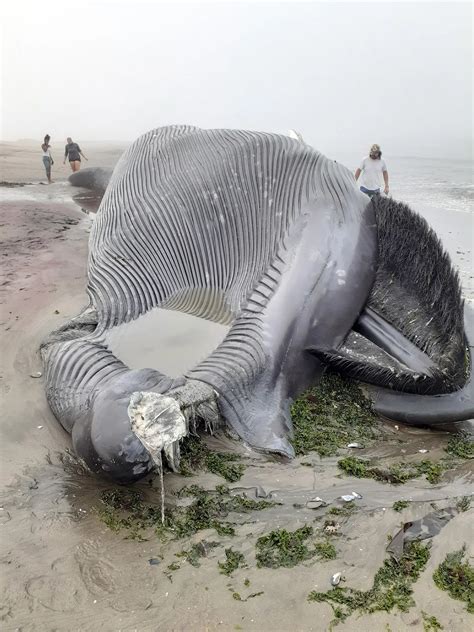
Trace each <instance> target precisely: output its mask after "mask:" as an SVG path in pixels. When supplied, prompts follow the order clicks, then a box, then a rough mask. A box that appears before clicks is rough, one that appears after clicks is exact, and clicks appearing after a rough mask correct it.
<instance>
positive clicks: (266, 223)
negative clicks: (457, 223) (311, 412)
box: [42, 126, 474, 482]
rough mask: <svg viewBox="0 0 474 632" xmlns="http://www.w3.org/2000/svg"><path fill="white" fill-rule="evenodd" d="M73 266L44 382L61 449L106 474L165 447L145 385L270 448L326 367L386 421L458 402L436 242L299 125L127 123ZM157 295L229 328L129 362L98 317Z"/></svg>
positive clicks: (144, 466) (459, 339) (461, 401)
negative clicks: (76, 307) (157, 356)
mask: <svg viewBox="0 0 474 632" xmlns="http://www.w3.org/2000/svg"><path fill="white" fill-rule="evenodd" d="M89 173H91V179H92V182H91V185H92V186H94V184H95V185H96V186H97V184H96V183H97V182H99V183H100V185H101V186H102V188H103V187H104V186H105V184H104V173H103V172H102V173H101V174H100V177H98V178H97V177H94V176H93V172H90V171H89ZM75 175H77V174H75ZM80 175H81V182H80V183H79V184H80V185H81V186H84V185H87V179H88V178H87V173H86V172H85V171H84V172H82V174H80ZM73 178H74V176H73ZM73 178H72V179H73ZM88 271H89V281H88V288H87V289H88V294H89V298H90V304H89V306H88V308H87V309H86V310H85V311H84V312H83V313H82V314H80V315H79V316H78V317H77V318H75V319H73V320H72V321H71V322H69V323H67V324H66V325H65V326H64V327H62V328H61V329H60V330H58V331H56V332H54V333H53V334H51V336H50V337H49V338H48V339H47V340H46V341H45V343H44V344H43V346H42V355H43V360H44V365H45V370H46V394H47V398H48V402H49V404H50V406H51V409H52V410H53V412H54V414H55V415H56V417H57V419H58V420H59V421H60V422H61V424H62V425H63V426H64V428H65V429H66V430H68V432H70V433H71V434H72V440H73V445H74V448H75V450H76V451H77V453H78V454H79V455H80V456H81V457H83V458H84V460H85V461H86V462H87V463H88V465H89V466H90V467H91V468H92V469H93V470H94V471H97V472H105V473H108V474H109V475H111V476H112V477H114V478H116V479H117V480H119V481H123V482H125V481H129V480H134V479H136V478H139V477H140V476H143V475H144V474H145V473H146V472H147V471H149V469H150V468H151V467H152V465H153V459H152V454H153V451H154V450H155V451H156V450H158V451H160V450H161V449H162V448H166V450H167V452H168V457H169V459H170V461H171V462H172V463H173V462H174V461H175V459H176V457H177V451H178V446H179V437H180V436H182V434H183V433H184V432H185V431H186V425H181V428H182V431H180V432H176V431H175V430H174V428H175V425H174V423H171V424H170V423H168V422H169V417H167V415H169V414H171V415H174V416H175V420H176V421H178V418H179V414H180V413H179V410H178V411H177V410H176V407H175V408H174V409H173V410H172V411H171V408H173V407H171V408H170V407H169V406H167V405H164V406H160V405H159V401H160V400H159V397H157V395H158V394H166V397H167V398H171V399H174V400H175V401H176V402H178V405H179V408H180V409H181V410H182V411H184V413H185V416H186V415H188V416H189V415H190V414H191V413H190V411H191V412H192V414H193V415H194V416H196V415H197V416H199V417H200V418H202V419H204V420H205V421H208V422H209V423H212V422H213V421H214V420H215V419H216V418H217V417H218V416H219V415H220V416H221V417H222V418H223V419H224V420H225V422H226V423H227V424H228V425H229V426H230V427H231V428H233V430H234V431H235V432H236V433H237V434H238V435H239V436H240V437H241V438H242V439H244V440H245V441H247V442H248V443H249V444H250V445H252V446H254V447H256V448H260V449H263V450H268V451H275V452H279V453H282V454H286V455H288V456H292V454H293V450H292V446H291V441H290V440H291V433H292V424H291V419H290V414H289V406H290V403H291V401H292V399H293V398H294V397H295V396H297V395H298V394H299V393H300V392H301V391H303V390H304V389H305V388H307V387H308V386H309V385H311V384H314V383H315V382H316V381H317V380H318V379H319V378H320V376H321V375H322V373H323V372H324V370H325V369H326V367H328V366H332V367H334V368H336V369H338V370H340V371H342V372H344V373H345V374H347V375H350V376H352V377H355V378H356V379H358V380H360V381H363V382H366V383H368V384H372V385H375V391H374V397H375V399H376V406H377V409H378V410H380V411H381V412H383V414H385V415H387V416H389V417H392V418H394V419H403V420H405V421H408V422H412V423H422V424H424V425H436V424H438V423H441V422H443V423H445V422H454V421H457V420H463V419H468V418H470V417H472V416H473V414H474V411H473V396H472V380H471V378H470V377H469V376H470V371H469V368H470V354H469V347H468V345H467V341H466V336H465V333H464V326H463V302H462V299H461V290H460V284H459V280H458V277H457V274H456V273H455V272H454V271H453V269H452V266H451V263H450V261H449V258H448V256H447V255H446V254H445V252H444V251H443V249H442V247H441V245H440V242H439V240H438V239H437V237H436V236H435V234H434V233H433V231H432V230H431V229H430V228H429V227H428V225H427V224H426V222H425V221H424V220H423V219H422V218H421V217H419V216H418V215H416V214H415V213H413V212H412V211H411V210H410V209H409V208H408V207H406V206H404V205H401V204H397V203H396V202H394V201H392V200H391V199H382V198H375V199H373V200H372V201H369V200H368V198H367V197H366V196H365V195H363V194H362V193H360V192H359V190H358V189H357V187H356V184H355V181H354V178H353V176H352V174H351V173H350V172H349V170H348V169H346V168H345V167H343V166H342V165H340V164H337V163H336V162H335V161H333V160H329V159H328V158H326V157H325V156H323V155H322V154H320V153H318V152H317V151H315V150H314V149H313V148H311V147H310V146H308V145H306V144H305V143H303V142H301V141H300V140H297V139H293V138H289V137H286V136H282V135H276V134H269V133H256V132H248V131H241V130H202V129H198V128H195V127H188V126H173V127H164V128H159V129H155V130H152V131H150V132H148V133H147V134H145V135H143V136H141V137H140V138H139V139H138V140H137V141H135V142H134V143H133V144H132V145H131V147H130V148H129V149H128V150H127V151H126V152H125V153H124V154H123V156H122V157H121V159H120V160H119V162H118V164H117V166H116V167H115V169H114V171H113V174H112V176H111V179H110V182H109V184H108V186H107V188H106V191H105V194H104V197H103V199H102V203H101V206H100V208H99V212H98V214H97V218H96V220H95V223H94V225H93V229H92V233H91V238H90V256H89V266H88ZM157 307H159V308H163V309H171V310H180V311H183V312H187V313H190V314H194V315H197V316H199V317H201V318H205V319H211V320H215V321H219V322H225V323H229V324H230V329H229V332H228V334H227V335H226V337H225V339H224V340H223V342H222V343H221V344H220V345H219V346H218V347H217V348H216V349H215V351H213V352H212V353H211V354H210V355H209V357H207V358H206V359H205V360H204V361H203V362H201V363H199V364H198V365H197V366H196V367H194V368H193V369H192V370H190V371H189V372H188V373H187V374H186V375H184V376H182V377H180V378H177V379H176V378H175V379H172V378H169V377H167V376H166V375H163V374H162V373H161V372H160V371H159V368H160V367H159V366H157V367H150V368H144V369H141V370H130V369H129V368H128V367H127V366H125V365H124V364H123V363H122V362H121V361H120V360H119V359H118V358H116V357H115V356H114V355H113V354H112V352H111V351H110V349H108V348H107V345H106V333H107V331H108V330H110V329H111V328H113V327H114V326H116V325H120V324H122V323H124V322H128V321H131V320H133V319H136V318H138V317H139V316H140V315H142V314H144V313H146V312H148V311H149V310H151V309H153V308H157ZM156 411H158V412H156ZM170 411H171V412H170ZM176 415H177V417H176ZM132 425H133V429H132ZM178 425H179V424H178ZM176 427H177V426H176ZM157 429H158V430H159V431H157ZM160 432H161V433H163V434H164V435H166V436H161V434H160ZM137 434H138V435H140V436H141V439H140V440H139V439H138V437H137ZM147 442H148V443H147ZM145 445H146V447H145ZM154 456H155V457H156V454H155V455H154Z"/></svg>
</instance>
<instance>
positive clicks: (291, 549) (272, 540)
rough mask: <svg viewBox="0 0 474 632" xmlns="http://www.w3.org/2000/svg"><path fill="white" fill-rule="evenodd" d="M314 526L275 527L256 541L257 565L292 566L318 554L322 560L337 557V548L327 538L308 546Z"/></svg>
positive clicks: (267, 566)
mask: <svg viewBox="0 0 474 632" xmlns="http://www.w3.org/2000/svg"><path fill="white" fill-rule="evenodd" d="M312 535H313V528H312V527H310V526H308V525H305V526H304V527H300V528H299V529H296V530H295V531H287V530H286V529H275V530H274V531H271V532H270V533H267V534H266V535H263V536H261V537H260V538H258V540H257V543H256V545H255V546H256V549H257V553H256V558H257V566H259V567H265V568H280V567H282V566H284V567H286V568H291V567H293V566H296V565H297V564H301V562H305V561H306V560H310V559H311V558H313V557H316V556H318V557H319V558H320V559H322V560H332V559H334V558H335V557H336V549H335V548H334V545H333V544H331V542H328V541H327V540H325V541H323V542H316V543H315V544H314V546H311V547H310V546H308V542H307V541H308V539H309V538H310V537H311V536H312Z"/></svg>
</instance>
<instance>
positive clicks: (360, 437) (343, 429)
mask: <svg viewBox="0 0 474 632" xmlns="http://www.w3.org/2000/svg"><path fill="white" fill-rule="evenodd" d="M291 418H292V420H293V428H294V439H293V446H294V448H295V452H296V454H297V455H302V454H307V453H308V452H317V453H318V454H319V455H320V456H333V455H334V454H337V452H338V450H339V449H340V448H345V447H346V446H347V444H348V443H350V442H354V441H358V442H361V441H363V442H364V443H368V442H371V441H372V440H374V439H376V438H377V437H379V436H380V428H379V426H378V425H377V417H376V415H375V413H374V412H373V410H372V404H371V402H370V400H369V399H367V397H365V395H364V394H363V392H362V390H361V389H360V388H359V386H357V385H356V384H355V382H352V381H351V380H348V379H347V378H342V377H340V376H339V375H336V374H332V373H328V374H326V375H325V376H324V377H323V378H322V380H321V382H320V383H319V385H318V386H315V387H313V388H310V389H308V390H307V391H306V392H305V393H304V394H303V395H301V397H299V398H298V399H297V400H296V401H295V403H294V404H293V406H292V407H291Z"/></svg>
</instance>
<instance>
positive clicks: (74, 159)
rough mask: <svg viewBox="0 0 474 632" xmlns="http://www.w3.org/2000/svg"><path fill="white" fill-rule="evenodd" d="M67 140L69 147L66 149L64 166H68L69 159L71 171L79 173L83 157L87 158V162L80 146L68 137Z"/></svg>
mask: <svg viewBox="0 0 474 632" xmlns="http://www.w3.org/2000/svg"><path fill="white" fill-rule="evenodd" d="M66 140H67V145H66V147H65V149H64V161H63V164H64V165H65V164H66V158H67V159H68V160H69V164H70V165H71V170H72V171H79V169H80V168H81V156H82V157H83V158H85V159H86V160H87V158H86V156H84V154H83V153H82V150H81V148H80V147H79V145H78V144H77V143H74V142H73V140H72V138H70V137H69V136H68V137H67V139H66Z"/></svg>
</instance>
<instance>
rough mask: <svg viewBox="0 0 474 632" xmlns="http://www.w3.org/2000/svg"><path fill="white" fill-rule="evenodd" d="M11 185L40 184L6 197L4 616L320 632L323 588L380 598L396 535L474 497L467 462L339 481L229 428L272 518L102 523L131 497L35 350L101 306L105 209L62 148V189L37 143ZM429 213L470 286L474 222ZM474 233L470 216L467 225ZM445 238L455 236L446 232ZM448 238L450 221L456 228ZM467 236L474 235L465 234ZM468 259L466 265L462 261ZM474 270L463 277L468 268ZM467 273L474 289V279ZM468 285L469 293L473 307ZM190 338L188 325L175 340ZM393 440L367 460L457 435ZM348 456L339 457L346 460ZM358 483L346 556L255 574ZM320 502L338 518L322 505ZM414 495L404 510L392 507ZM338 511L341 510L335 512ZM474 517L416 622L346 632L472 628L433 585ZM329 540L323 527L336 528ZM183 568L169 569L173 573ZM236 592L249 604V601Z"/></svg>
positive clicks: (343, 548) (91, 626) (85, 625)
mask: <svg viewBox="0 0 474 632" xmlns="http://www.w3.org/2000/svg"><path fill="white" fill-rule="evenodd" d="M122 149H123V146H120V145H119V144H116V145H113V146H112V145H110V144H109V145H107V144H105V143H104V144H99V143H97V144H96V145H95V146H92V145H90V146H89V147H88V146H87V145H86V144H84V151H85V153H86V155H88V156H89V158H90V162H89V165H91V166H113V164H115V162H116V160H117V158H118V156H119V155H120V153H121V151H122ZM1 150H2V158H1V161H2V162H1V174H2V175H1V178H0V179H1V180H2V181H3V182H4V183H5V182H14V183H33V184H31V185H30V184H28V185H25V186H15V187H13V186H5V184H4V185H3V186H2V187H1V188H0V195H1V198H0V199H1V202H2V211H1V222H0V224H1V230H2V242H3V243H2V256H1V261H2V266H1V276H2V278H1V281H0V306H1V315H0V316H1V318H0V336H1V338H0V348H1V350H2V361H1V375H0V392H1V396H2V407H1V409H2V413H3V414H2V420H1V427H0V432H1V442H0V446H1V448H0V449H1V453H0V459H1V480H0V484H1V502H0V507H1V509H0V528H1V531H0V534H1V537H0V549H1V551H0V563H1V594H0V621H1V626H2V629H3V630H11V631H13V630H21V631H22V632H33V631H38V630H42V631H48V632H49V631H51V632H52V631H53V630H58V631H65V630H71V631H72V630H81V631H83V632H85V631H91V632H92V631H96V630H103V631H107V632H108V631H111V632H112V631H119V630H120V631H123V632H125V631H127V632H131V631H132V630H137V631H139V632H142V631H156V630H163V631H164V630H166V631H183V632H184V631H186V632H188V631H196V632H201V631H212V630H224V631H233V630H248V631H255V632H257V631H266V630H274V631H282V632H286V631H290V630H300V631H305V632H306V631H312V630H314V631H319V630H327V629H329V627H330V624H331V621H332V620H333V618H334V615H333V611H332V609H331V607H330V606H329V605H328V604H327V603H314V602H309V601H308V594H309V593H310V591H314V590H319V591H326V590H329V589H330V588H331V584H330V578H331V576H332V575H333V574H334V573H337V572H341V573H343V576H344V586H350V587H352V588H357V589H359V590H368V589H369V588H370V587H371V586H372V583H373V578H374V575H375V573H376V572H377V570H378V569H379V568H380V567H381V565H382V564H383V561H384V559H386V557H387V553H386V551H385V547H386V544H387V537H388V536H393V535H394V534H395V533H396V532H397V530H398V528H399V527H400V524H401V523H403V522H407V521H410V520H415V519H418V518H421V517H423V516H425V515H426V514H428V513H430V512H432V511H433V510H434V507H437V508H440V509H441V508H444V507H453V506H455V505H456V503H457V502H458V500H459V499H460V498H462V497H463V496H467V495H470V494H471V493H472V483H473V478H474V476H473V471H472V460H471V461H469V460H461V461H456V463H453V464H452V467H450V468H448V469H447V470H446V471H445V472H444V473H443V474H442V476H441V478H440V480H439V482H437V483H435V484H432V483H430V482H429V481H427V480H426V479H425V478H424V477H421V478H418V479H413V480H410V481H408V482H407V483H406V484H404V485H390V484H387V483H382V482H379V481H376V480H371V479H357V478H353V477H350V476H343V475H342V474H341V470H340V468H339V467H338V465H337V461H338V458H340V457H328V458H320V457H319V456H318V455H317V454H310V455H307V456H302V457H298V458H297V459H295V460H294V461H293V462H291V463H285V462H281V461H279V460H276V459H272V458H267V457H264V456H262V455H259V454H257V453H255V452H253V451H251V450H249V449H248V448H247V447H245V446H244V445H243V444H241V443H238V442H235V441H231V440H230V439H229V438H228V437H226V436H224V435H217V436H215V437H210V438H209V439H208V440H207V444H208V445H209V446H210V447H211V448H215V449H218V450H221V451H230V452H233V453H235V454H237V455H239V458H240V460H241V463H242V464H244V465H245V471H244V473H243V476H242V478H241V479H240V480H239V481H238V482H234V483H229V486H230V488H231V489H234V490H235V491H234V493H235V494H242V491H244V492H245V493H246V494H247V497H249V498H254V499H255V497H256V490H257V492H258V490H263V491H261V492H260V493H263V494H264V495H265V497H266V498H268V499H269V500H271V501H273V502H275V503H279V504H275V505H273V506H271V507H269V508H268V509H267V510H265V511H255V510H251V511H250V512H249V513H245V512H235V513H234V514H232V516H231V517H230V518H229V520H231V521H232V522H233V523H234V527H235V536H233V537H231V536H230V535H217V534H216V532H215V530H214V529H206V530H202V531H199V532H198V533H196V534H194V535H192V536H189V537H187V538H184V539H181V540H169V541H167V542H163V541H162V540H161V539H160V538H159V537H158V536H157V535H156V533H154V532H153V531H152V530H145V531H144V532H143V534H142V537H141V538H138V539H131V538H130V537H128V536H130V534H129V533H128V532H127V530H126V529H125V530H118V531H114V530H113V529H111V528H110V525H109V526H107V524H106V523H105V522H104V520H103V519H102V518H103V516H102V514H101V510H102V509H103V503H102V502H101V498H103V496H102V494H103V493H104V492H106V491H110V490H115V489H117V486H116V485H114V484H113V483H110V482H108V481H106V480H103V479H99V478H97V477H95V476H93V475H91V474H90V473H88V472H87V471H85V470H84V468H83V467H82V466H81V464H80V463H78V462H77V460H76V459H75V458H74V457H73V456H72V455H71V453H70V451H69V450H70V438H69V436H68V435H67V434H66V432H64V431H63V430H62V428H61V427H60V426H59V424H58V423H57V421H56V420H55V418H54V417H53V415H52V413H51V412H50V410H49V408H48V405H47V403H46V399H45V395H44V383H43V379H42V377H32V376H34V375H35V374H36V373H37V372H41V371H42V366H41V362H40V357H39V352H38V348H39V345H40V343H41V341H42V340H43V339H44V338H45V336H46V335H47V334H48V333H49V332H50V331H51V330H53V329H54V328H56V327H58V326H60V325H61V324H63V323H65V322H67V321H68V320H69V319H70V318H71V317H73V316H75V315H76V314H77V313H78V312H79V311H80V310H81V308H83V307H84V306H85V305H86V304H87V296H86V270H87V250H88V234H89V231H90V227H91V224H92V222H93V221H94V219H93V216H92V215H90V214H87V213H85V212H83V211H81V205H80V204H77V203H75V202H74V201H73V200H72V196H73V194H75V193H76V192H75V191H73V190H72V188H71V187H70V186H69V185H68V183H67V182H66V178H67V175H68V171H67V170H66V167H63V166H62V156H61V154H62V150H60V148H59V147H58V150H57V151H56V148H55V146H54V143H53V156H54V157H55V161H56V165H55V170H54V171H53V180H55V182H54V184H52V185H50V186H47V185H43V184H40V182H42V181H43V180H44V173H43V169H42V163H41V160H40V158H39V157H38V155H39V148H38V147H36V146H35V145H34V144H33V143H31V142H26V141H25V142H24V143H2V146H1ZM426 213H427V214H428V215H429V214H430V213H431V217H432V223H433V225H435V224H436V222H438V225H437V226H436V228H437V229H438V230H439V231H440V232H441V231H443V230H445V235H442V236H443V237H446V240H447V247H448V248H449V250H450V252H451V254H452V255H453V260H454V262H455V264H456V265H457V266H458V267H459V269H460V271H461V274H462V278H463V283H464V285H465V287H466V288H468V285H469V282H471V281H472V266H471V265H470V264H469V260H470V251H469V248H468V247H469V243H470V239H469V237H466V231H468V230H469V226H470V224H469V222H470V221H471V219H470V218H464V217H463V216H462V217H457V216H456V217H454V216H453V217H452V218H451V216H446V215H444V217H443V216H441V215H440V214H439V213H437V212H436V209H434V210H431V211H430V210H429V209H428V210H427V211H426ZM466 222H467V223H466ZM440 227H441V228H440ZM443 227H444V228H443ZM462 240H464V242H463V241H462ZM466 258H467V261H466ZM463 271H465V273H464V272H463ZM470 277H471V278H470ZM469 292H470V290H468V289H466V298H468V299H469V298H471V294H469ZM175 335H176V332H175ZM382 425H383V429H384V432H383V438H381V439H380V440H379V441H376V442H375V443H374V444H372V445H370V446H368V447H366V448H364V449H360V450H357V457H367V458H369V457H370V458H371V457H374V458H378V459H379V460H380V462H381V463H382V464H385V465H390V464H391V463H395V462H397V461H400V459H408V460H411V461H413V462H415V463H416V462H419V461H420V460H421V459H422V458H424V456H423V455H424V454H425V452H422V453H420V452H419V451H420V450H424V451H426V450H427V451H428V456H429V458H430V459H433V460H435V461H436V460H439V459H441V458H442V457H443V456H446V453H445V448H446V446H447V443H448V438H449V437H448V435H447V434H445V433H441V432H432V431H428V430H419V429H411V428H405V427H403V426H402V425H399V426H396V425H395V424H393V423H390V422H386V423H384V424H382ZM349 453H350V452H349V451H348V450H345V451H344V450H343V451H342V452H341V454H349ZM222 483H225V481H224V480H223V479H222V477H220V476H218V475H216V474H213V473H210V472H205V471H204V472H197V473H196V475H195V476H194V477H192V478H185V477H183V476H180V475H177V474H167V475H166V476H165V487H166V500H167V503H169V504H171V505H175V504H176V503H178V504H179V502H180V501H179V500H177V498H178V497H177V496H176V492H177V491H178V490H180V489H181V488H183V487H184V486H185V485H190V484H196V485H200V486H202V487H203V488H204V489H214V488H215V486H216V485H220V484H222ZM134 489H136V490H139V491H140V492H141V493H142V494H143V495H144V498H145V499H146V500H147V501H148V502H150V503H155V504H156V505H158V504H159V480H158V479H155V478H153V477H150V478H147V479H145V480H144V481H142V482H141V483H139V484H137V485H135V486H134ZM353 490H356V491H357V492H358V493H359V494H360V495H361V496H362V498H361V499H359V500H358V501H357V511H355V512H354V513H352V514H350V515H346V516H342V517H340V518H338V519H337V523H338V525H339V526H338V527H337V529H336V530H337V535H336V536H334V537H332V538H329V539H331V542H332V544H333V545H334V547H335V549H336V551H337V556H336V558H335V559H329V560H326V561H324V560H318V559H314V558H313V559H309V560H307V561H305V562H304V563H303V564H299V565H297V566H295V567H294V568H278V569H272V568H259V567H258V566H257V563H256V557H255V543H256V539H257V538H258V537H259V536H262V535H263V534H266V533H268V532H269V531H271V530H272V529H277V528H278V529H279V528H285V529H287V530H294V529H296V528H299V527H301V526H303V525H306V524H308V525H311V526H312V527H313V528H314V530H315V533H316V532H317V533H318V534H319V533H322V530H323V525H324V520H325V518H327V513H326V512H327V510H328V508H329V507H341V506H342V503H341V501H340V496H341V495H343V494H348V493H349V494H350V493H351V492H352V491H353ZM315 496H318V497H321V498H323V499H324V500H325V502H327V503H328V505H327V507H321V508H316V509H311V508H308V506H307V503H308V501H310V500H311V499H313V498H314V497H315ZM401 498H403V499H407V500H409V501H411V502H410V504H409V506H408V507H407V508H406V509H403V511H402V512H401V513H399V512H397V511H395V510H394V509H393V508H392V506H393V503H394V502H395V501H397V500H399V499H401ZM335 515H337V514H335ZM473 515H474V513H473V509H470V510H469V511H465V512H459V513H457V514H456V515H455V517H454V518H453V519H452V520H451V521H450V522H449V523H448V524H447V525H446V526H445V527H444V529H443V530H442V531H441V533H440V534H439V535H437V536H435V537H434V538H433V539H432V541H431V542H432V546H431V550H430V557H429V560H428V562H427V564H426V567H425V568H424V570H423V571H422V573H421V575H420V577H419V579H418V580H417V581H416V582H415V583H414V585H413V590H414V595H413V598H414V602H415V605H413V606H412V607H411V608H410V609H409V610H408V611H407V612H401V611H400V610H397V609H394V610H392V611H391V612H389V613H386V612H380V611H379V612H376V613H374V614H360V613H357V612H356V613H354V614H353V615H352V616H351V617H349V618H348V619H347V621H346V622H341V623H340V624H339V625H338V627H337V629H340V630H350V631H356V632H357V631H360V632H363V631H366V630H377V631H379V630H380V631H381V630H391V631H392V632H398V631H402V630H407V629H409V630H414V631H415V632H417V631H420V632H421V631H423V630H426V629H427V628H426V627H425V617H424V614H423V613H425V614H426V613H427V614H428V615H429V616H435V617H436V618H437V620H438V621H439V622H440V623H441V624H442V625H443V626H444V629H445V630H451V631H453V632H464V631H466V632H467V631H468V630H470V629H472V615H469V614H468V613H467V612H466V609H465V607H464V604H463V603H462V602H461V601H456V600H453V599H452V598H451V597H450V596H449V595H448V593H447V592H445V591H441V590H440V589H438V588H437V587H436V586H435V585H434V583H433V578H432V576H433V572H434V571H435V569H436V568H437V567H438V565H439V564H440V563H441V562H442V561H443V559H444V557H445V555H446V554H447V553H449V552H451V551H453V550H457V549H459V548H460V547H461V546H462V545H463V544H466V545H467V546H468V547H469V554H470V555H471V556H472V555H473V554H474V549H473V538H472V519H473ZM322 537H323V539H324V540H327V539H328V536H327V534H322ZM202 541H206V542H217V543H216V545H215V546H213V547H210V548H209V549H207V550H206V554H205V555H204V556H203V557H202V558H201V559H200V560H199V566H194V565H192V564H190V563H189V562H188V561H186V557H183V555H182V554H181V552H182V551H183V550H189V549H190V548H191V547H192V545H193V544H198V543H200V542H202ZM229 547H232V548H233V550H237V551H240V552H241V553H242V554H243V555H244V556H245V559H246V567H243V568H238V569H237V570H235V571H234V572H233V573H232V574H231V575H230V576H227V575H224V574H222V573H220V572H219V566H218V562H222V561H223V560H225V557H226V556H225V549H228V548H229ZM170 567H171V569H170ZM235 595H239V598H237V597H236V596H235Z"/></svg>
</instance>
